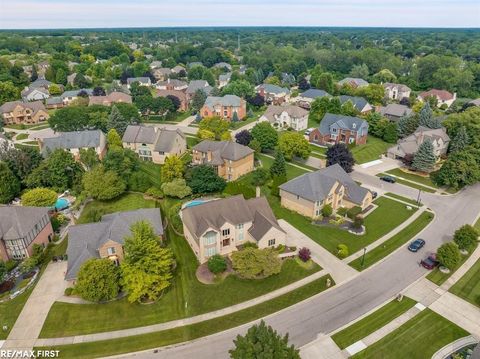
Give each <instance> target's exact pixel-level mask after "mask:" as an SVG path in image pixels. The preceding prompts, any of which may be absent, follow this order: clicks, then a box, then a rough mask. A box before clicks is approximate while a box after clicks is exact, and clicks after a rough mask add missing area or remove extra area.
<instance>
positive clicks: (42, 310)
mask: <svg viewBox="0 0 480 359" xmlns="http://www.w3.org/2000/svg"><path fill="white" fill-rule="evenodd" d="M66 270H67V262H66V261H62V262H51V263H50V264H48V266H47V269H46V270H45V272H43V274H42V276H41V277H40V280H39V281H38V283H37V285H36V286H35V288H34V289H33V292H32V294H31V295H30V297H29V298H28V300H27V302H26V303H25V306H24V307H23V309H22V311H21V313H20V315H19V317H18V319H17V321H16V322H15V325H14V326H13V328H12V330H11V332H10V334H9V335H8V338H7V340H6V341H5V343H4V344H3V346H2V349H19V350H20V349H21V350H31V349H32V348H33V345H34V343H35V339H36V338H38V335H39V334H40V331H41V330H42V327H43V323H44V322H45V319H46V318H47V314H48V311H49V310H50V307H51V306H52V304H53V303H54V302H55V301H56V300H57V299H58V298H60V297H61V296H62V295H63V293H64V291H65V288H66V287H67V282H66V281H65V280H64V277H65V271H66ZM32 338H33V339H32Z"/></svg>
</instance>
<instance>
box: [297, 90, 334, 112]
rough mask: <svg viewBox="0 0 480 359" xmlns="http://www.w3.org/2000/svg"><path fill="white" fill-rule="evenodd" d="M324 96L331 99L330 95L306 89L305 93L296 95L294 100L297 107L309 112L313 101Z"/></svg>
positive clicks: (321, 91)
mask: <svg viewBox="0 0 480 359" xmlns="http://www.w3.org/2000/svg"><path fill="white" fill-rule="evenodd" d="M325 96H326V97H331V95H330V94H329V93H328V92H326V91H323V90H317V89H308V90H307V91H305V92H302V93H301V94H300V95H298V97H297V98H296V99H295V103H296V104H297V105H298V106H300V107H303V108H305V109H307V110H309V109H310V106H311V105H312V102H313V101H315V100H316V99H317V98H322V97H325Z"/></svg>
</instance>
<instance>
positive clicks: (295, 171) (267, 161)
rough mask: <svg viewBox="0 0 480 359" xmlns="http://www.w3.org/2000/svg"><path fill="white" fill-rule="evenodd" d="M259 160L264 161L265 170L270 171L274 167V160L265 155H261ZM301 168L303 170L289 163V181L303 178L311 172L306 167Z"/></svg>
mask: <svg viewBox="0 0 480 359" xmlns="http://www.w3.org/2000/svg"><path fill="white" fill-rule="evenodd" d="M258 159H260V160H261V161H262V165H263V167H264V168H265V169H267V170H268V169H270V167H271V166H272V163H273V158H271V157H268V156H266V155H264V154H259V155H258ZM300 166H301V165H300ZM301 167H302V168H299V167H297V166H293V165H292V164H290V163H287V179H288V180H291V179H292V178H295V177H298V176H301V175H303V174H305V173H307V172H309V171H308V169H307V168H306V167H305V166H301Z"/></svg>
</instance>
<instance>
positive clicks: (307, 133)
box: [304, 127, 315, 136]
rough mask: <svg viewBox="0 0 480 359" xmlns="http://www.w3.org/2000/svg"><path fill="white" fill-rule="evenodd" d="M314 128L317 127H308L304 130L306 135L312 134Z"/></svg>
mask: <svg viewBox="0 0 480 359" xmlns="http://www.w3.org/2000/svg"><path fill="white" fill-rule="evenodd" d="M314 129H315V127H310V128H307V129H306V130H305V132H304V134H305V136H308V135H310V134H311V133H312V131H313V130H314Z"/></svg>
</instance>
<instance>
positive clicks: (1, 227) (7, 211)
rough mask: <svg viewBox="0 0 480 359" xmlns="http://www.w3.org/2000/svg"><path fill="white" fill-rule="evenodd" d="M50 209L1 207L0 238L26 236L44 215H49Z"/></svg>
mask: <svg viewBox="0 0 480 359" xmlns="http://www.w3.org/2000/svg"><path fill="white" fill-rule="evenodd" d="M48 210H49V209H48V208H46V207H21V206H2V207H0V238H3V239H18V238H23V237H25V236H26V235H27V234H28V232H30V231H31V230H32V229H33V228H34V227H35V225H36V224H37V223H39V222H40V220H41V219H42V217H43V216H45V215H48Z"/></svg>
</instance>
